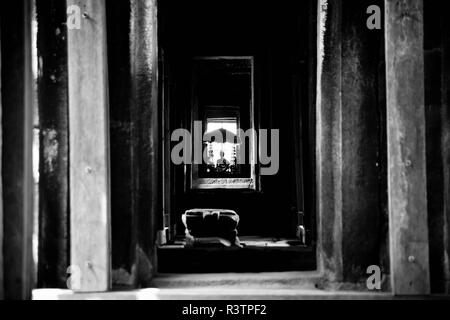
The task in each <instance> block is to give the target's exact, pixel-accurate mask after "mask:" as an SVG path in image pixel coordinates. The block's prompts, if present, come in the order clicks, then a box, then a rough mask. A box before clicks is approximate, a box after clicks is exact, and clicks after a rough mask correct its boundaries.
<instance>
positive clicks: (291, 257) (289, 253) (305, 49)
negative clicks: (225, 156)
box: [158, 1, 316, 272]
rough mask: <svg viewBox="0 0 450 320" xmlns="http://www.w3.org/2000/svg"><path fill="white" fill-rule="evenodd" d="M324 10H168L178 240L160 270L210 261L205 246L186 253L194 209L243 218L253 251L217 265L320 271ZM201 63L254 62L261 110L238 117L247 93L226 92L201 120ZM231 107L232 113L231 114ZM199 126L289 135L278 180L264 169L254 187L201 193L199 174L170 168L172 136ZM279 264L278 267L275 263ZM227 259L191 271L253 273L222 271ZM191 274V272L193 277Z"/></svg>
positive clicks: (301, 5) (168, 207) (165, 90)
mask: <svg viewBox="0 0 450 320" xmlns="http://www.w3.org/2000/svg"><path fill="white" fill-rule="evenodd" d="M315 6H316V4H315V1H292V2H289V3H288V2H285V3H282V4H278V5H277V6H268V5H267V4H262V3H260V2H258V1H195V2H176V3H175V1H161V2H160V3H159V9H158V15H159V16H158V18H159V42H160V64H161V67H160V70H161V76H160V79H161V83H160V86H161V92H160V93H161V94H160V96H161V99H160V100H161V106H162V110H163V112H162V114H163V117H162V118H163V119H162V121H163V123H164V124H163V128H164V133H165V137H164V140H165V145H164V149H165V150H164V152H163V153H164V155H165V160H164V163H165V164H164V169H165V173H164V215H165V219H164V224H165V227H167V229H168V234H169V237H168V238H169V239H168V240H169V241H168V244H169V245H167V246H164V247H162V248H160V250H159V271H163V272H164V271H183V270H178V269H177V268H176V267H175V266H176V265H177V263H176V261H177V259H182V257H183V259H187V260H192V261H194V260H195V261H197V262H198V261H199V259H201V256H204V252H205V251H204V250H205V249H201V248H191V249H189V250H188V249H186V248H183V246H182V245H181V246H176V244H177V243H178V244H180V243H179V242H177V240H179V239H182V238H183V237H184V233H185V230H184V229H185V228H184V225H183V224H182V222H181V215H182V214H183V213H184V212H185V211H186V210H189V209H193V208H222V209H231V210H234V211H236V212H237V213H238V214H239V216H240V223H239V226H238V233H239V237H241V240H242V241H243V242H244V243H247V244H250V243H251V244H250V245H248V246H246V247H244V248H233V249H230V248H227V249H226V250H228V251H226V253H225V251H224V250H218V249H217V250H215V249H208V250H209V252H210V253H209V255H208V256H209V258H208V259H210V258H212V257H213V256H214V257H215V258H214V259H215V260H216V261H221V262H224V261H230V259H231V260H233V259H235V258H237V257H238V256H240V257H242V258H243V257H244V256H247V257H249V261H247V262H248V263H250V265H252V266H249V267H248V268H244V269H246V271H263V270H264V271H270V270H272V271H278V270H280V271H281V270H305V269H314V268H315V251H314V241H313V233H312V230H313V228H314V223H313V221H314V219H315V218H314V212H313V208H314V203H313V200H312V199H313V174H312V172H313V169H312V163H313V161H312V158H311V154H312V152H311V151H312V150H313V149H312V148H313V140H314V137H313V136H311V135H310V134H309V133H310V132H312V130H311V129H312V127H311V125H312V124H313V123H312V119H313V116H312V115H311V112H310V111H311V110H312V109H313V108H312V107H311V106H312V105H313V101H311V100H312V99H311V97H313V96H314V94H311V93H312V91H314V90H315V87H314V85H315V83H314V81H312V80H311V79H314V72H315V62H314V61H315V60H314V59H315V28H316V25H315V22H314V20H315V19H314V18H312V17H314V16H315V10H316V9H315ZM313 30H314V31H313ZM199 57H229V58H230V57H231V58H233V57H234V58H236V59H237V58H238V57H250V58H251V60H252V61H253V69H252V77H253V78H252V87H251V90H252V94H251V95H252V103H253V108H254V110H253V113H246V115H244V116H241V115H240V114H239V113H238V115H237V116H235V115H233V112H234V111H233V110H240V109H239V103H238V102H236V101H237V100H236V99H234V100H233V99H230V96H231V97H233V96H239V94H240V93H239V92H238V91H236V90H235V91H236V92H234V93H230V94H229V95H227V94H226V93H225V94H223V97H222V99H221V100H220V99H214V97H213V99H209V101H210V102H211V103H209V105H208V104H206V105H205V106H204V108H203V112H197V113H196V111H195V110H198V109H199V107H198V103H199V102H198V101H197V100H198V92H197V91H196V88H198V84H197V83H196V82H197V81H198V74H197V73H198V58H199ZM196 70H197V71H196ZM196 72H197V73H196ZM223 81H224V83H226V81H225V80H223ZM224 85H226V84H224ZM231 87H232V86H230V88H231ZM237 87H238V86H236V88H237ZM219 91H220V90H219ZM214 92H215V91H214V89H211V88H209V90H207V93H209V94H210V95H211V94H212V93H214ZM230 92H232V90H230ZM222 93H223V92H222ZM217 94H220V92H217ZM207 95H208V94H207ZM241 96H242V97H245V94H241ZM208 98H211V97H208ZM196 105H197V106H196ZM225 106H227V109H226V110H228V111H227V112H228V113H227V114H222V113H223V110H225V109H224V108H225ZM200 110H202V106H200ZM217 110H219V111H217ZM208 114H210V116H208ZM211 115H214V116H211ZM208 119H209V120H208ZM220 119H221V120H220ZM194 120H201V121H203V124H204V127H206V128H207V127H208V121H210V122H214V121H215V122H216V124H217V123H219V122H220V123H222V125H223V123H225V122H226V121H228V123H232V122H233V121H234V122H235V123H238V121H242V123H245V124H242V127H243V128H245V129H246V128H248V127H253V128H254V129H255V130H259V129H267V130H271V129H279V134H280V140H279V141H280V143H279V170H278V173H277V174H276V175H267V176H263V175H260V174H259V173H260V165H259V164H258V163H256V165H255V172H256V174H255V177H254V179H255V180H254V182H255V184H254V186H253V185H252V187H249V188H193V187H192V186H193V184H192V182H193V181H192V179H193V176H192V172H193V170H194V172H195V168H193V166H191V165H174V164H171V163H170V150H171V148H173V146H174V145H176V143H175V142H170V136H169V134H170V132H173V130H175V129H178V128H184V129H187V130H189V131H191V129H192V127H193V121H194ZM219 120H220V121H219ZM225 126H228V127H229V126H232V125H225ZM256 144H257V142H256ZM255 147H257V145H256V146H255ZM258 151H259V150H256V153H255V154H257V152H258ZM269 154H270V153H269ZM200 170H201V169H200ZM243 170H244V171H245V170H247V169H246V168H244V169H243ZM249 170H250V171H251V169H249ZM205 172H206V171H205ZM231 173H232V172H231V169H230V170H229V174H231ZM203 174H204V175H205V174H206V173H203ZM299 225H302V226H303V227H304V230H306V239H299V238H298V235H299V233H298V231H299ZM302 240H305V243H302ZM282 243H284V244H285V246H283V245H282ZM170 244H172V245H173V247H172V248H170ZM258 244H259V245H260V246H262V247H265V250H266V251H265V252H264V253H263V254H261V253H258V254H259V256H260V258H256V255H257V254H256V253H254V254H253V253H251V252H257V251H258V250H256V251H252V250H250V248H254V247H258V246H259V245H258ZM268 247H270V249H267V248H268ZM175 248H177V250H178V251H177V252H176V253H175V251H174V250H175ZM211 250H212V251H211ZM230 250H231V251H230ZM249 250H250V251H249ZM211 252H212V253H211ZM258 252H259V251H258ZM280 252H283V253H282V254H281V255H280ZM249 253H250V255H249ZM252 254H253V256H252ZM270 254H272V255H273V257H270V256H269V255H270ZM281 256H283V257H284V258H283V257H281ZM176 257H178V258H176ZM250 260H253V262H254V263H251V261H250ZM269 260H276V261H278V262H277V263H275V264H273V263H271V264H269V263H267V261H269ZM221 262H218V263H216V267H214V266H213V264H211V263H209V264H208V263H206V267H205V263H197V264H195V263H193V265H192V268H191V269H192V271H199V272H200V271H201V272H205V271H219V269H220V271H241V270H243V269H242V268H239V267H236V266H235V267H233V268H231V269H230V268H228V267H227V265H226V264H225V266H223V265H222V266H221V267H220V268H219V269H217V264H221ZM195 265H197V267H195ZM200 265H202V266H203V267H202V268H201V269H202V270H200V268H199V266H200ZM269 265H270V266H269ZM208 266H209V267H208ZM187 269H189V268H187V267H186V265H184V270H185V271H186V270H187Z"/></svg>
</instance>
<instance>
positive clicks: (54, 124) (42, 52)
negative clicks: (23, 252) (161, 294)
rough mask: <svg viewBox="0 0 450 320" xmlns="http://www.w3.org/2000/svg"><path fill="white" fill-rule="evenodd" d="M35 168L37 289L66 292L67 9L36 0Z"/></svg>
mask: <svg viewBox="0 0 450 320" xmlns="http://www.w3.org/2000/svg"><path fill="white" fill-rule="evenodd" d="M36 12H37V21H38V35H37V49H38V57H39V61H40V65H39V78H38V102H39V129H40V150H39V157H40V159H41V160H40V162H39V164H40V168H39V258H38V261H39V266H38V286H39V287H42V288H64V289H66V288H67V285H66V279H67V273H66V272H67V268H68V266H69V265H68V260H69V240H70V239H69V230H68V229H69V185H68V184H69V136H68V135H69V126H68V101H67V96H68V90H67V86H68V84H67V81H68V79H67V26H66V21H67V13H66V12H67V5H66V1H65V0H37V2H36Z"/></svg>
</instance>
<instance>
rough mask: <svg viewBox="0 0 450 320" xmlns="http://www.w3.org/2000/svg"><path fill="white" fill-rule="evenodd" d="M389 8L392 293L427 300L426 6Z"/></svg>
mask: <svg viewBox="0 0 450 320" xmlns="http://www.w3.org/2000/svg"><path fill="white" fill-rule="evenodd" d="M385 6H386V7H385V32H386V35H385V39H386V79H387V85H386V88H387V132H388V183H389V191H388V192H389V218H390V220H389V223H390V225H389V230H390V232H389V235H390V257H391V260H390V261H391V280H392V289H393V292H394V294H402V295H405V294H428V293H429V292H430V280H429V278H430V274H429V261H428V225H427V223H428V221H427V190H426V157H425V109H424V105H425V100H424V59H423V57H424V55H423V2H422V0H402V1H398V0H395V1H394V0H386V2H385Z"/></svg>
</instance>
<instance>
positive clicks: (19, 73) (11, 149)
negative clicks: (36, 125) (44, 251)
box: [0, 0, 34, 299]
mask: <svg viewBox="0 0 450 320" xmlns="http://www.w3.org/2000/svg"><path fill="white" fill-rule="evenodd" d="M31 11H32V8H31V1H28V0H20V1H15V2H1V3H0V31H1V36H0V39H1V107H2V130H3V131H2V139H3V141H2V143H3V144H2V160H1V166H2V181H1V182H2V183H3V226H1V225H0V227H3V239H5V240H6V241H4V242H3V247H2V248H3V286H4V297H5V298H6V299H29V298H30V297H31V289H32V285H33V282H32V279H33V268H32V233H33V187H34V183H33V163H32V159H33V157H32V146H33V102H32V88H33V76H32V69H31V60H32V59H31V58H32V54H31V43H32V42H31ZM0 210H1V209H0ZM0 223H1V221H0ZM0 236H1V234H0ZM0 271H1V270H0ZM1 277H2V276H0V278H1Z"/></svg>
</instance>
